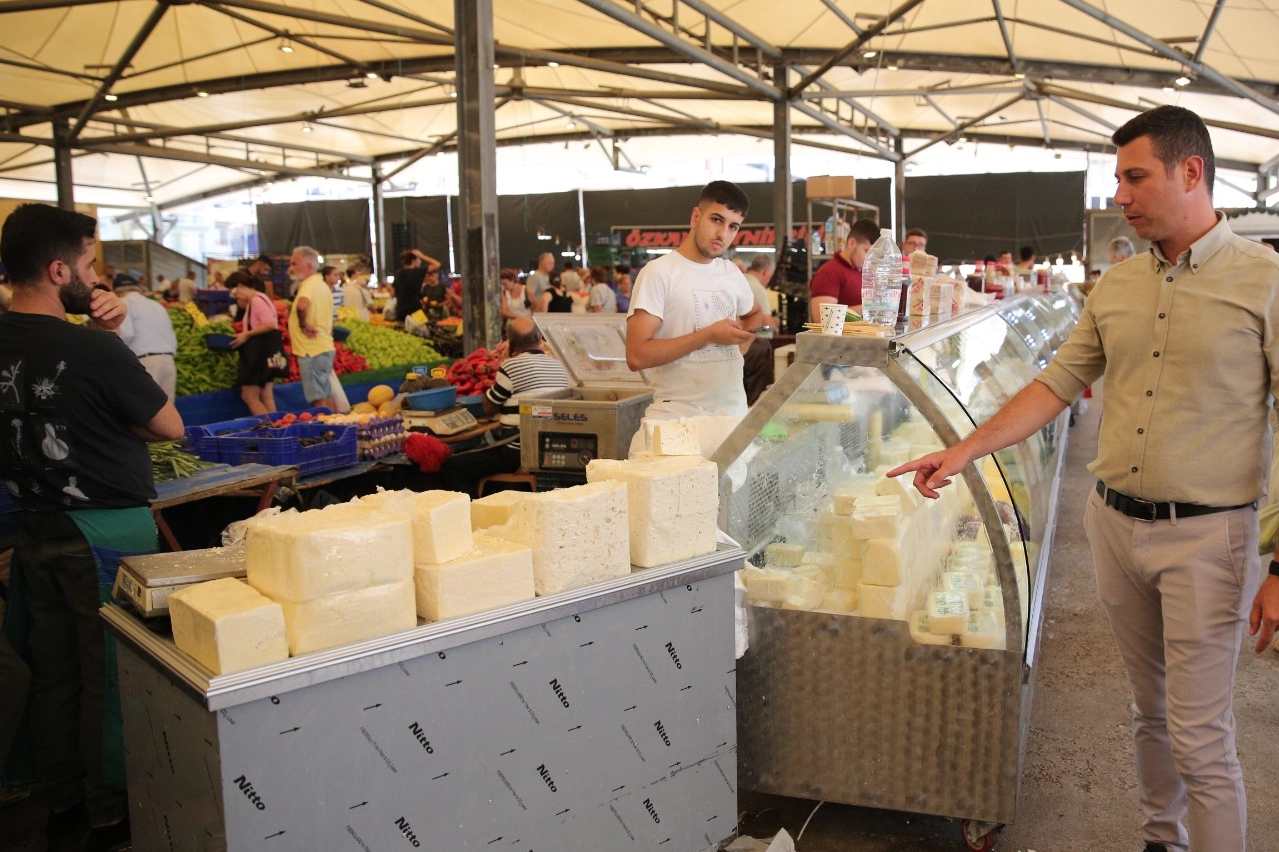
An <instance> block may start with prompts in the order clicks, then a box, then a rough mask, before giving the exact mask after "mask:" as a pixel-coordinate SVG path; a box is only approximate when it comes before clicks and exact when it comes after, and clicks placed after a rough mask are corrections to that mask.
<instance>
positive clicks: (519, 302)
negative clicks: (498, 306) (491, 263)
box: [498, 269, 533, 322]
mask: <svg viewBox="0 0 1279 852" xmlns="http://www.w3.org/2000/svg"><path fill="white" fill-rule="evenodd" d="M498 280H499V281H501V282H502V319H503V320H505V321H507V322H510V321H511V320H513V319H517V318H519V317H527V316H531V315H532V314H533V310H532V308H530V307H529V304H528V301H527V299H526V297H525V295H524V285H523V284H521V283H520V274H519V273H518V272H516V271H515V270H514V269H503V270H502V271H501V272H500V273H499V274H498Z"/></svg>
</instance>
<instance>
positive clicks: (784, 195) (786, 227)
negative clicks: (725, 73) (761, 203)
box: [760, 65, 795, 310]
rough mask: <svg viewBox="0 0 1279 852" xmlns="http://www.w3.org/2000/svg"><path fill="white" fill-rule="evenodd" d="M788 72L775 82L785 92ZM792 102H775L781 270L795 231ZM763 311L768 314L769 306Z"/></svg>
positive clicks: (775, 222) (776, 202)
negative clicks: (791, 164)
mask: <svg viewBox="0 0 1279 852" xmlns="http://www.w3.org/2000/svg"><path fill="white" fill-rule="evenodd" d="M786 76H787V70H786V66H785V65H779V66H777V77H776V78H775V82H776V83H777V85H778V88H780V89H781V90H782V91H786V83H787V81H786ZM790 134H791V123H790V101H789V100H780V101H774V102H773V227H774V228H775V229H776V231H777V241H776V246H777V254H776V255H774V260H775V261H776V262H777V265H778V266H779V267H780V266H781V265H782V261H783V260H784V259H785V258H786V257H787V253H786V252H787V249H789V248H790V234H791V229H792V228H793V226H794V224H795V215H794V209H793V207H792V205H791V199H792V193H791V179H790V177H791V176H790ZM760 307H762V308H764V309H765V310H767V309H768V306H767V305H761V306H760Z"/></svg>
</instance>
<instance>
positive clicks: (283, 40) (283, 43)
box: [280, 32, 293, 53]
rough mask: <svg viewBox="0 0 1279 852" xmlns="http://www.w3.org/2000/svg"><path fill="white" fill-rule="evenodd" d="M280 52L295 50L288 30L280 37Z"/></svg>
mask: <svg viewBox="0 0 1279 852" xmlns="http://www.w3.org/2000/svg"><path fill="white" fill-rule="evenodd" d="M280 52H281V53H292V52H293V42H291V41H289V34H288V32H285V34H284V35H282V36H281V37H280Z"/></svg>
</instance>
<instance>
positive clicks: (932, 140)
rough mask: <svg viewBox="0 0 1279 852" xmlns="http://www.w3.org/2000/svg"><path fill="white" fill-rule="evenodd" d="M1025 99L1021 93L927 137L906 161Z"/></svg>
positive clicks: (908, 155) (909, 154) (1023, 93)
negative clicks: (950, 127)
mask: <svg viewBox="0 0 1279 852" xmlns="http://www.w3.org/2000/svg"><path fill="white" fill-rule="evenodd" d="M1025 97H1026V92H1024V91H1023V92H1022V93H1021V94H1019V95H1017V96H1016V97H1014V98H1009V99H1008V100H1006V101H1004V102H1003V103H1001V104H999V105H997V106H995V107H994V108H993V109H989V110H987V111H986V112H983V113H982V114H981V115H979V116H977V117H976V118H970V119H968V120H967V121H964V122H960V124H959V126H958V127H956V128H955V129H954V130H947V131H946V132H945V133H938V134H935V135H933V136H931V137H929V140H928V141H927V142H925V143H924V144H923V145H921V146H919V147H918V148H916V149H915V150H913V151H911V152H910V153H908V154H907V155H906V159H908V160H909V159H910V158H911V157H913V156H915V155H916V154H918V153H919V152H920V151H923V150H925V149H927V148H931V147H933V146H934V145H936V144H937V143H938V142H943V141H945V140H946V139H949V138H950V137H951V136H954V135H955V134H957V133H963V132H964V131H965V130H967V129H968V128H970V127H974V126H976V125H978V124H981V123H982V122H983V121H985V120H986V119H988V118H990V117H991V116H992V115H996V114H997V113H998V112H999V111H1000V110H1003V109H1008V107H1010V106H1012V105H1013V104H1015V103H1017V102H1018V101H1020V100H1022V99H1023V98H1025Z"/></svg>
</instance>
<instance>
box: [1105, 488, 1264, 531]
mask: <svg viewBox="0 0 1279 852" xmlns="http://www.w3.org/2000/svg"><path fill="white" fill-rule="evenodd" d="M1097 494H1098V495H1099V496H1100V497H1101V499H1102V500H1105V501H1106V505H1107V506H1109V507H1110V508H1112V509H1114V510H1115V511H1116V512H1122V513H1123V514H1125V515H1127V516H1128V517H1130V518H1136V519H1137V520H1139V521H1166V520H1168V519H1169V518H1171V517H1173V516H1174V515H1175V516H1176V517H1178V518H1193V517H1195V516H1196V515H1211V514H1214V513H1216V512H1231V511H1234V510H1235V509H1246V508H1253V509H1255V508H1257V501H1255V500H1254V501H1252V502H1251V503H1240V504H1239V505H1238V506H1201V505H1199V504H1198V503H1152V502H1150V501H1149V500H1140V499H1138V498H1136V497H1129V496H1128V495H1127V494H1120V493H1119V492H1118V491H1116V490H1114V489H1113V488H1107V487H1106V483H1104V482H1102V481H1101V480H1097Z"/></svg>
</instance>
